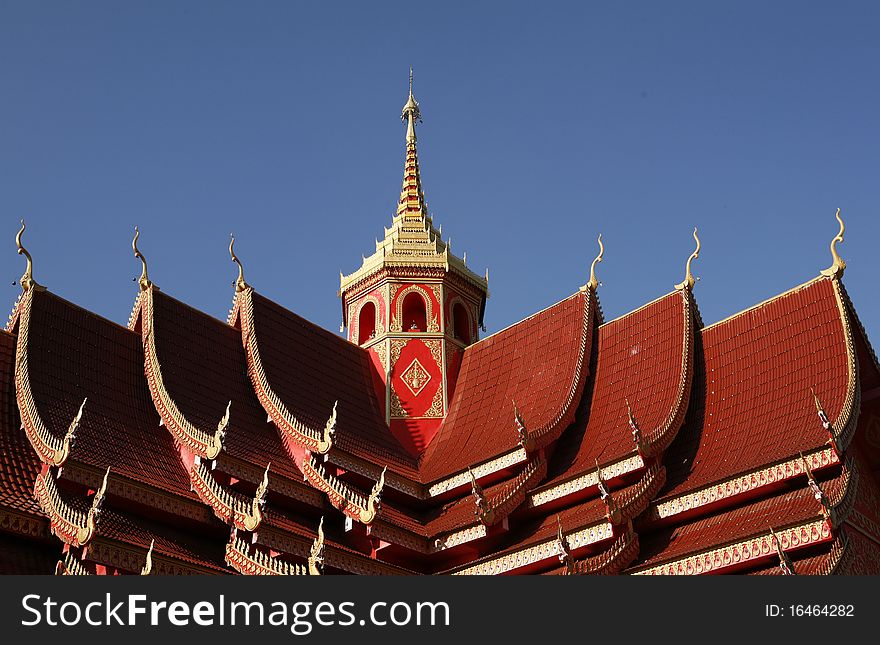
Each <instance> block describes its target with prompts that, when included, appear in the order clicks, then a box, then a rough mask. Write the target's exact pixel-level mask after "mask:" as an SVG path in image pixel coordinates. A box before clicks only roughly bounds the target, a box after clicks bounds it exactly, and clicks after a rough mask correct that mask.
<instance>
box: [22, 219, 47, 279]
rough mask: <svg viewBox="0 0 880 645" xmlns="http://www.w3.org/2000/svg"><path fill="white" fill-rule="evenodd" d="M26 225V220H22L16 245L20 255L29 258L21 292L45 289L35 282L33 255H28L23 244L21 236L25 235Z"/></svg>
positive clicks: (23, 275)
mask: <svg viewBox="0 0 880 645" xmlns="http://www.w3.org/2000/svg"><path fill="white" fill-rule="evenodd" d="M24 229H25V225H24V220H21V228H20V229H19V230H18V234H17V235H16V236H15V244H16V246H18V254H19V255H23V256H24V257H26V258H27V267H26V268H25V270H24V273H23V274H22V276H21V280H19V282H20V283H21V290H22V291H29V290H31V289H38V290H39V289H44V288H45V287H43V286H42V285H41V284H38V283H37V281H36V280H34V261H33V259H32V258H31V254H30V253H28V251H27V249H26V248H24V246H22V244H21V234H22V233H24Z"/></svg>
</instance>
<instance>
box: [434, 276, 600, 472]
mask: <svg viewBox="0 0 880 645" xmlns="http://www.w3.org/2000/svg"><path fill="white" fill-rule="evenodd" d="M591 303H594V298H593V296H592V295H590V294H588V293H584V292H579V293H577V294H575V295H573V296H571V297H570V298H567V299H565V300H563V301H562V302H560V303H558V304H556V305H553V306H552V307H550V308H548V309H545V310H544V311H542V312H540V313H538V314H535V315H534V316H531V317H530V318H526V319H525V320H523V321H521V322H518V323H516V324H515V325H513V326H512V327H508V328H507V329H505V330H503V331H500V332H498V333H497V334H494V335H492V336H489V337H487V338H485V339H483V340H481V341H479V342H478V343H475V344H473V345H471V346H470V347H468V348H467V349H465V351H464V356H463V358H462V362H461V369H460V371H459V374H458V380H457V382H456V385H455V396H454V397H453V399H452V401H451V403H450V405H449V414H448V415H447V417H446V419H445V420H444V421H443V425H441V427H440V430H439V431H438V432H437V435H436V436H435V437H434V440H433V441H432V442H431V444H430V445H429V446H428V448H427V450H426V451H425V453H424V456H423V459H422V473H421V474H422V480H423V481H426V482H430V481H434V480H436V479H440V478H442V477H444V476H447V475H451V474H453V473H457V472H460V471H463V470H465V469H466V468H467V467H468V466H472V465H475V464H479V463H481V462H484V461H487V460H489V459H492V458H493V457H496V456H498V455H500V454H503V453H506V452H509V451H511V450H513V449H515V448H516V447H517V445H518V442H519V435H518V433H517V430H516V425H515V423H514V409H513V402H514V401H515V402H516V406H517V407H518V408H519V411H520V413H521V415H522V417H523V420H524V421H525V425H526V427H527V428H528V430H529V431H531V432H535V431H544V432H546V433H555V432H558V431H561V430H562V429H563V428H565V426H566V425H568V424H569V423H570V422H571V421H572V419H573V418H574V413H575V409H576V408H577V405H578V403H579V401H580V397H581V394H582V393H583V387H584V381H585V380H586V378H587V376H588V371H589V360H590V351H591V343H592V337H593V328H592V323H593V319H594V317H595V309H596V307H595V306H594V305H593V306H591Z"/></svg>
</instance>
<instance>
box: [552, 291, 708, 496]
mask: <svg viewBox="0 0 880 645" xmlns="http://www.w3.org/2000/svg"><path fill="white" fill-rule="evenodd" d="M689 299H690V294H689V293H687V292H685V295H684V296H683V295H682V292H679V291H676V292H673V293H670V294H669V295H667V296H664V297H663V298H660V299H659V300H656V301H654V302H652V303H650V304H648V305H646V306H644V307H642V308H641V309H637V310H636V311H634V312H632V313H629V314H627V315H625V316H623V317H622V318H618V319H616V320H613V321H611V322H609V323H606V324H605V325H602V326H601V327H599V339H598V343H599V347H598V362H597V365H596V375H595V378H594V387H593V398H592V403H591V405H590V410H589V418H588V419H587V421H586V424H585V425H582V426H581V427H574V428H571V429H569V430H568V431H567V432H566V433H565V434H564V435H563V438H562V439H561V440H560V442H559V445H558V446H557V448H556V451H555V453H554V455H553V459H552V460H551V469H552V470H551V475H550V477H549V478H548V480H549V483H554V482H558V481H560V480H563V479H567V478H568V477H571V476H573V475H576V474H579V473H583V472H586V471H589V470H593V469H595V467H596V465H595V464H596V460H597V459H598V460H599V462H600V463H602V464H605V463H609V462H611V461H613V460H616V459H620V458H622V457H624V456H626V455H629V454H632V453H634V452H635V450H636V445H635V442H634V439H633V434H632V428H631V427H630V425H629V416H628V414H627V408H626V401H627V400H629V404H630V406H631V408H632V412H633V416H634V418H635V421H636V424H637V425H638V427H639V429H640V430H641V433H642V436H643V437H644V439H650V438H651V437H652V436H658V437H659V435H662V434H663V433H669V434H674V433H675V432H676V431H677V430H678V426H679V425H680V424H681V423H682V421H683V418H684V412H685V410H686V408H687V404H688V397H689V395H690V385H691V377H692V366H693V348H692V346H693V343H692V332H693V316H692V314H691V303H690V300H689ZM663 438H665V437H662V438H661V441H662V439H663Z"/></svg>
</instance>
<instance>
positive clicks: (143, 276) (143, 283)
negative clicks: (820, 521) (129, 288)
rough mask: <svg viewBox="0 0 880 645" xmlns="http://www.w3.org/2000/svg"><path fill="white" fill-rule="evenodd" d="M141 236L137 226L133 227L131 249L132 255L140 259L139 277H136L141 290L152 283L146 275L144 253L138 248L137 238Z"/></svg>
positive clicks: (144, 289)
mask: <svg viewBox="0 0 880 645" xmlns="http://www.w3.org/2000/svg"><path fill="white" fill-rule="evenodd" d="M140 236H141V232H140V231H139V230H138V227H137V226H135V227H134V238H133V239H132V240H131V250H132V251H134V257H136V258H137V259H138V260H140V261H141V277H140V278H138V281H137V282H138V286H139V287H140V288H141V291H146V290H147V289H149V288H150V287H152V286H153V283H152V282H150V278H149V276H148V275H147V259H146V258H145V257H144V254H143V253H141V252H140V251H139V250H138V244H137V243H138V238H139V237H140Z"/></svg>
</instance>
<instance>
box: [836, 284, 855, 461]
mask: <svg viewBox="0 0 880 645" xmlns="http://www.w3.org/2000/svg"><path fill="white" fill-rule="evenodd" d="M828 279H830V280H831V286H832V287H833V288H834V297H835V299H836V301H837V309H838V311H839V312H840V323H841V325H842V327H843V337H844V341H845V342H846V356H847V361H846V372H847V379H848V380H847V388H846V398H845V399H844V401H843V407H842V408H841V410H840V414H839V415H838V416H837V421H836V422H835V423H834V425H833V430H834V433H835V443H836V444H837V446H838V447H839V449H840V450H841V451H843V450H846V448H847V447H848V446H849V444H850V442H851V441H852V439H853V436H855V433H856V428H857V426H858V421H859V410H860V408H861V394H862V392H861V383H860V381H859V370H858V359H857V357H856V349H855V343H854V342H853V335H852V329H851V327H850V323H849V315H848V314H847V311H846V295H845V293H844V292H843V290H842V287H841V284H840V280H837V279H833V278H828Z"/></svg>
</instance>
